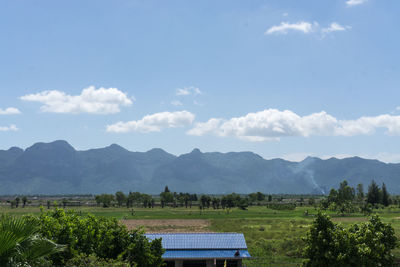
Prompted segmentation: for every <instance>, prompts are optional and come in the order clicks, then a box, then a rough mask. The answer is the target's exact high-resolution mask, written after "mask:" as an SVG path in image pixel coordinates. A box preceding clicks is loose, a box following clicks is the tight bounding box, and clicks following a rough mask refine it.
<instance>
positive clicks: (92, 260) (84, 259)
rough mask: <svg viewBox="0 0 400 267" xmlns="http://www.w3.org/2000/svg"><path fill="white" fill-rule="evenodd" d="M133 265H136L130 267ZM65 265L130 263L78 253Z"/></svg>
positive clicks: (117, 266) (87, 266)
mask: <svg viewBox="0 0 400 267" xmlns="http://www.w3.org/2000/svg"><path fill="white" fill-rule="evenodd" d="M135 266H137V265H136V264H135V265H133V266H132V267H135ZM65 267H131V265H130V264H129V263H128V262H126V261H121V260H112V259H109V260H106V259H102V258H99V257H97V256H96V254H91V255H86V254H79V255H78V256H76V257H74V258H72V259H70V260H68V261H67V262H66V263H65Z"/></svg>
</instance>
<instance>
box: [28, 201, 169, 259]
mask: <svg viewBox="0 0 400 267" xmlns="http://www.w3.org/2000/svg"><path fill="white" fill-rule="evenodd" d="M32 219H34V220H36V221H37V222H38V223H39V225H40V233H41V234H42V235H43V236H44V237H47V238H49V239H52V240H53V241H54V242H56V243H59V244H68V247H67V249H66V250H65V251H64V252H63V253H60V254H56V255H54V256H52V258H51V260H52V261H53V263H54V264H55V265H56V266H64V265H65V262H67V261H69V260H70V259H72V258H75V257H78V256H79V255H80V254H86V255H92V254H95V255H96V257H98V258H101V259H106V260H110V259H113V260H117V259H119V260H121V261H126V262H129V263H130V264H132V265H135V264H138V266H154V267H158V266H161V265H159V263H160V262H161V256H162V254H163V252H164V251H163V250H162V249H161V250H160V248H159V246H160V247H161V240H160V239H156V240H154V241H151V242H150V241H149V240H147V239H146V238H145V237H144V235H143V232H142V231H141V230H133V231H128V229H127V228H126V226H125V225H122V224H120V223H119V222H118V220H117V219H115V218H106V217H98V216H94V215H91V214H88V215H85V216H81V215H79V214H78V213H76V212H73V211H67V212H65V211H64V210H62V209H57V208H56V209H54V210H51V211H48V212H46V213H41V214H40V216H39V217H38V218H37V217H32ZM132 249H134V250H135V251H132ZM141 255H147V256H141ZM146 259H147V261H146Z"/></svg>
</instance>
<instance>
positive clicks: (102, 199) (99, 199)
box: [95, 194, 115, 208]
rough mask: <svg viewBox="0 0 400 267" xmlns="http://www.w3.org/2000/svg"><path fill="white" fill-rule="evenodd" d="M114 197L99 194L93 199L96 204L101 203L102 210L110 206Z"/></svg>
mask: <svg viewBox="0 0 400 267" xmlns="http://www.w3.org/2000/svg"><path fill="white" fill-rule="evenodd" d="M114 199H115V198H114V195H111V194H101V195H97V196H96V197H95V200H96V203H97V204H101V203H103V208H108V207H110V206H111V203H112V202H113V201H114Z"/></svg>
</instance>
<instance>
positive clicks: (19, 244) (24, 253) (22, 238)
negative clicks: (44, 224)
mask: <svg viewBox="0 0 400 267" xmlns="http://www.w3.org/2000/svg"><path fill="white" fill-rule="evenodd" d="M63 249H64V247H63V246H60V245H57V244H56V243H54V242H52V241H50V240H48V239H46V238H43V237H42V236H41V235H39V227H38V224H37V222H34V221H32V220H31V219H28V218H25V217H22V218H12V217H6V216H2V217H1V218H0V266H32V265H39V264H40V263H43V261H44V260H45V258H46V257H48V256H50V255H52V254H55V253H57V252H60V251H62V250H63ZM40 265H42V264H40Z"/></svg>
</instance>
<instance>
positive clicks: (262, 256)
mask: <svg viewBox="0 0 400 267" xmlns="http://www.w3.org/2000/svg"><path fill="white" fill-rule="evenodd" d="M103 197H105V198H103ZM19 200H20V201H21V200H22V198H20V199H19ZM25 200H26V199H25ZM96 202H97V205H96ZM96 202H95V203H94V205H91V204H89V205H87V204H86V205H81V204H79V205H74V207H71V205H69V204H71V203H70V202H68V201H67V200H66V199H62V201H59V204H57V203H56V202H53V203H50V202H49V201H47V208H48V211H49V212H53V211H52V207H53V206H56V207H57V206H61V205H62V206H63V207H65V210H66V211H68V210H71V209H73V210H76V212H74V213H75V215H83V217H94V218H98V217H99V216H100V217H109V218H110V217H111V218H113V219H125V220H135V219H139V220H142V221H143V220H144V221H145V220H146V219H152V220H158V219H179V220H184V219H203V220H207V222H208V223H207V225H208V226H207V227H208V229H207V230H210V231H217V232H218V231H220V232H243V233H244V234H245V237H246V241H247V243H248V247H249V251H250V253H251V255H252V256H253V257H255V258H254V259H253V260H252V261H249V262H247V263H246V264H247V266H268V265H273V266H275V265H285V266H286V265H294V266H296V265H301V264H302V263H303V262H304V260H305V257H308V256H307V254H304V248H305V247H306V245H307V243H306V241H307V239H305V237H306V236H307V232H308V231H309V230H310V227H312V225H313V221H314V220H315V218H316V217H317V216H318V210H320V209H321V210H323V212H325V213H326V214H328V215H329V216H330V217H331V218H332V221H333V223H334V225H335V226H334V228H335V229H342V230H341V233H343V231H347V232H346V233H351V231H354V229H359V228H362V226H363V225H364V224H363V223H365V222H366V221H367V220H368V218H370V216H371V215H373V214H379V216H380V218H381V221H382V222H383V223H385V224H390V225H391V227H393V229H394V231H393V233H396V234H395V236H396V237H397V238H398V237H399V235H398V234H399V233H400V220H399V218H400V209H399V203H400V202H399V197H397V196H390V195H389V194H388V192H387V190H386V187H385V185H382V187H379V186H378V185H376V183H374V182H373V183H371V185H370V186H369V187H368V192H367V193H365V194H364V192H363V186H362V185H358V186H357V188H356V189H355V188H352V187H350V186H349V185H348V184H347V182H346V181H343V182H342V183H341V184H340V186H339V187H338V189H332V190H331V191H330V194H329V196H327V197H323V196H268V195H267V196H266V195H264V194H262V193H259V192H258V193H253V194H249V195H247V196H245V195H237V194H229V195H226V196H222V197H221V196H207V195H200V196H197V195H194V194H192V195H191V194H187V193H175V192H170V191H169V189H168V188H167V187H166V189H165V190H164V192H162V193H161V194H160V196H159V198H157V197H154V196H149V195H145V194H140V193H138V192H133V193H130V194H128V195H125V194H123V193H122V192H117V194H115V195H100V196H99V197H97V198H96ZM17 203H18V202H17ZM17 203H15V205H14V208H11V209H10V208H9V207H8V208H6V207H4V206H3V207H0V212H4V213H8V214H13V215H17V216H19V215H25V214H35V215H36V216H38V215H39V216H42V215H41V213H40V209H39V207H32V205H30V204H31V203H29V199H28V203H27V204H26V205H25V204H24V202H23V201H22V203H21V204H22V205H19V208H16V206H18V204H17ZM79 203H80V202H79ZM86 203H88V202H86ZM10 204H11V203H10ZM50 204H51V205H50ZM11 207H12V205H11ZM67 213H68V212H67ZM89 213H91V214H94V216H92V215H88V214H89ZM336 223H340V225H336ZM144 224H145V223H144ZM144 227H145V228H146V225H144ZM351 229H353V230H351ZM339 232H340V231H339ZM353 234H354V233H352V235H353ZM349 235H350V234H349ZM337 236H339V235H337ZM345 236H347V234H346V235H345ZM353 245H354V244H353ZM388 247H390V246H388ZM393 248H394V249H393ZM392 249H393V251H392V252H393V254H394V258H395V259H400V250H399V249H398V247H391V248H390V250H392ZM64 253H65V252H64ZM88 255H89V256H88ZM308 258H309V257H308ZM85 259H86V260H85ZM120 259H121V257H112V258H104V257H98V255H97V254H93V253H91V252H90V251H86V252H85V253H84V254H81V253H76V254H74V256H73V257H72V258H71V259H70V260H69V261H68V262H69V263H70V264H72V262H74V264H75V265H77V264H78V263H79V264H86V265H87V266H90V264H92V263H93V266H109V265H107V264H120ZM87 261H89V262H87ZM371 262H373V261H371ZM125 263H126V262H125ZM103 264H106V265H103ZM86 265H85V266H86ZM344 265H346V264H344ZM78 266H79V265H78Z"/></svg>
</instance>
